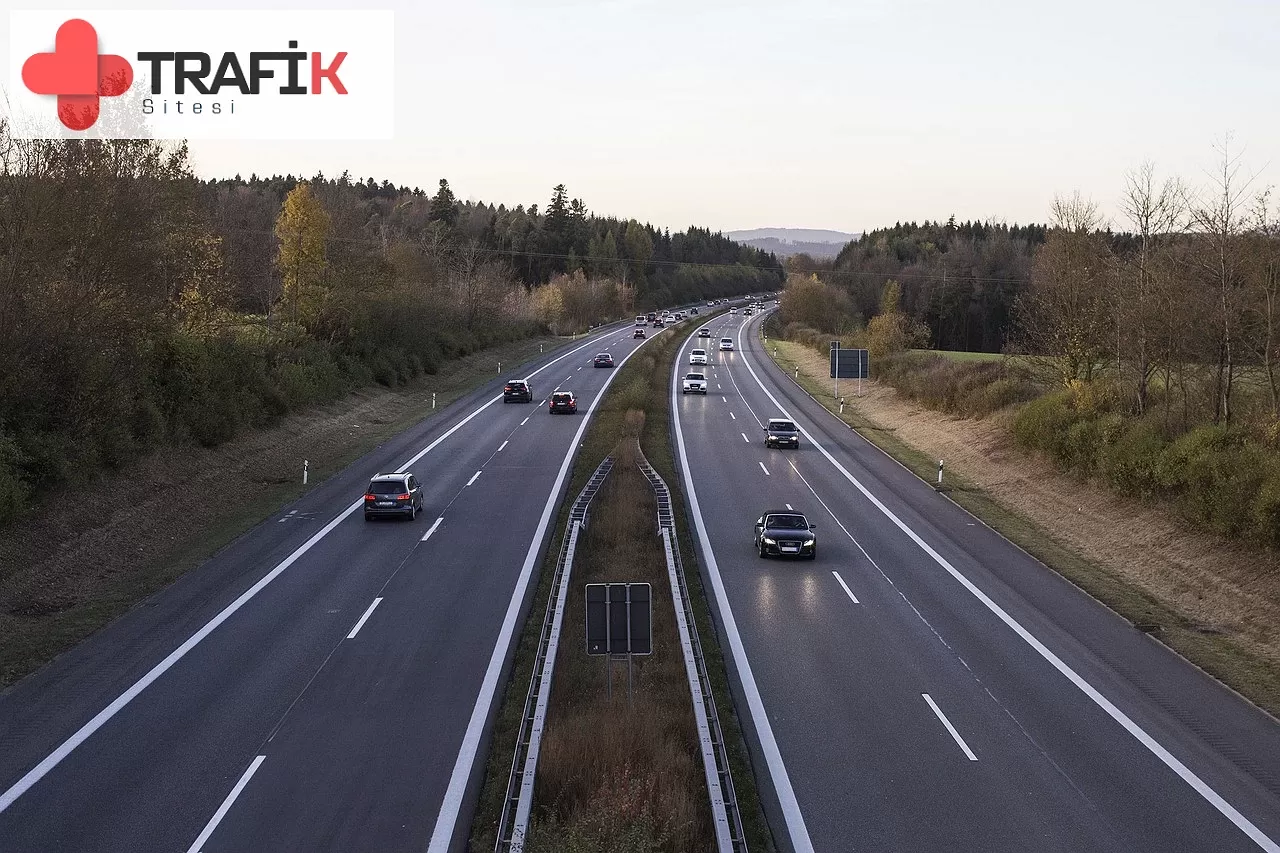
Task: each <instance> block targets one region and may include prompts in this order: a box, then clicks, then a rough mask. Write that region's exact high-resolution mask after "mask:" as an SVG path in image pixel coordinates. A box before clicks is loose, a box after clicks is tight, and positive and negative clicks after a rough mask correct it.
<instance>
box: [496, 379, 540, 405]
mask: <svg viewBox="0 0 1280 853" xmlns="http://www.w3.org/2000/svg"><path fill="white" fill-rule="evenodd" d="M502 402H504V403H511V402H516V403H532V402H533V389H532V388H531V387H529V383H528V382H527V381H526V380H524V379H508V380H507V385H506V387H505V388H503V389H502Z"/></svg>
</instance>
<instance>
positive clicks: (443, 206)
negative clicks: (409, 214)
mask: <svg viewBox="0 0 1280 853" xmlns="http://www.w3.org/2000/svg"><path fill="white" fill-rule="evenodd" d="M369 180H370V181H372V180H373V179H372V178H370V179H369ZM429 218H430V220H431V221H432V222H443V223H444V224H445V225H447V226H449V227H450V228H452V227H453V226H454V225H456V224H457V223H458V200H457V199H456V198H455V197H454V195H453V190H451V189H449V181H448V180H447V179H445V178H441V179H440V190H439V192H437V193H436V194H435V195H434V196H432V197H431V213H430V215H429Z"/></svg>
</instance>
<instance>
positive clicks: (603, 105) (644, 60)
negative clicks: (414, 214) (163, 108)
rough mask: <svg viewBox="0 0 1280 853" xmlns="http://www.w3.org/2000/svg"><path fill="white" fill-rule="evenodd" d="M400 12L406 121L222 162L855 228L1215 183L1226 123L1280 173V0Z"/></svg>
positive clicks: (604, 205) (203, 157)
mask: <svg viewBox="0 0 1280 853" xmlns="http://www.w3.org/2000/svg"><path fill="white" fill-rule="evenodd" d="M28 5H30V4H28ZM215 5H218V4H216V3H213V2H204V3H190V4H186V6H187V7H189V8H210V7H212V6H215ZM355 5H356V4H354V3H341V2H339V3H324V2H308V3H305V4H301V5H300V6H299V4H294V3H287V2H283V3H273V4H272V7H273V8H289V7H293V6H299V8H322V7H329V8H352V7H354V6H355ZM168 6H171V4H156V3H140V2H130V3H127V4H108V3H90V4H85V5H83V6H79V7H77V8H124V7H127V8H148V7H156V8H162V7H168ZM379 8H391V9H393V10H394V11H395V13H396V33H395V50H396V64H397V68H398V76H397V79H396V83H395V85H396V100H397V115H396V138H395V140H394V141H393V142H385V143H383V142H374V143H349V142H348V143H317V142H297V143H279V142H273V143H265V142H245V143H239V144H230V143H213V142H196V143H193V144H192V152H193V156H194V160H195V163H196V167H197V169H198V171H199V172H200V174H201V175H203V176H224V175H226V176H229V175H233V174H235V173H236V172H240V173H242V174H244V175H245V176H248V174H249V173H251V172H257V173H259V174H264V173H274V172H279V173H285V172H292V173H294V174H295V175H296V174H303V175H312V174H314V173H315V172H316V171H317V170H322V171H323V172H324V173H325V174H327V175H336V174H339V173H341V172H342V171H343V169H348V170H350V171H351V172H352V174H353V175H356V176H358V177H364V176H368V175H372V176H374V177H376V178H377V179H378V180H382V179H383V178H387V179H390V180H391V181H392V182H394V183H396V184H408V185H410V186H412V185H420V186H422V187H424V188H434V186H435V184H436V182H437V181H438V180H439V178H441V177H447V178H448V179H449V181H450V183H451V184H452V185H453V187H454V191H455V192H456V193H457V194H458V195H459V196H460V197H463V198H471V199H483V200H485V201H502V202H506V203H507V204H515V203H524V204H526V205H527V204H530V203H533V202H536V203H538V204H539V205H542V206H545V204H546V202H547V199H548V197H549V196H550V191H551V187H552V186H553V185H554V184H557V183H561V182H563V183H564V184H566V185H567V186H568V189H569V192H570V194H571V195H573V196H578V197H581V198H582V199H584V201H585V202H586V204H587V206H588V207H589V208H590V209H592V210H594V211H596V212H599V213H606V214H616V215H622V216H630V217H636V218H639V219H641V220H647V221H650V222H653V223H654V224H656V225H660V226H669V227H672V228H682V227H684V226H685V225H688V224H699V225H707V226H710V227H712V228H714V229H724V230H730V229H736V228H751V227H757V226H793V227H810V228H834V229H839V230H844V231H862V230H865V229H869V228H873V227H876V226H878V225H885V224H891V223H892V222H893V221H895V220H900V219H901V220H907V219H916V220H920V219H944V218H946V217H947V216H948V215H950V214H953V213H954V214H955V215H956V216H957V217H958V218H960V219H968V218H998V219H1003V220H1005V221H1009V222H1014V221H1028V220H1038V221H1039V220H1044V219H1045V218H1046V217H1047V215H1048V208H1049V204H1050V202H1051V200H1052V198H1053V195H1054V193H1055V192H1070V191H1072V190H1076V189H1079V190H1080V191H1081V192H1083V193H1084V194H1086V195H1089V196H1092V197H1093V198H1095V199H1096V200H1097V201H1099V202H1100V203H1101V204H1102V205H1103V208H1104V210H1106V211H1107V212H1108V213H1111V214H1114V212H1115V210H1116V200H1117V197H1118V195H1119V191H1120V186H1121V183H1122V180H1123V174H1124V171H1125V170H1126V169H1128V168H1131V167H1133V166H1135V165H1137V164H1138V163H1140V162H1141V161H1142V160H1144V159H1150V160H1152V161H1154V162H1155V163H1156V165H1157V167H1158V169H1159V170H1160V171H1161V172H1162V173H1177V174H1180V175H1182V176H1183V177H1185V178H1188V179H1191V180H1192V181H1197V182H1199V181H1203V180H1204V179H1205V171H1206V170H1207V169H1209V168H1210V167H1211V166H1212V164H1213V163H1214V160H1215V156H1216V155H1215V153H1214V145H1215V143H1220V142H1221V140H1222V138H1223V136H1224V134H1227V133H1231V134H1232V135H1233V138H1234V140H1235V144H1236V146H1237V147H1238V148H1242V149H1243V150H1244V163H1245V169H1246V171H1247V172H1259V173H1261V177H1260V178H1259V182H1260V184H1259V185H1262V184H1266V183H1272V182H1277V181H1278V180H1280V162H1277V161H1280V50H1278V46H1280V38H1278V37H1280V0H1221V2H1187V0H1162V2H1140V1H1139V0H1105V2H1103V1H1102V0H1075V2H1072V3H1062V2H1053V3H1044V2H1038V0H1021V2H1012V0H968V2H963V0H894V2H889V0H871V1H870V2H867V1H866V0H848V2H812V0H801V2H779V0H770V2H756V0H678V1H677V0H616V2H607V0H606V2H600V0H560V2H548V0H510V2H500V0H472V1H471V2H452V3H440V2H435V0H428V2H420V3H410V2H407V0H402V2H400V3H383V4H380V5H379ZM230 14H233V13H230ZM2 43H3V45H4V46H3V48H0V49H3V50H7V49H8V40H7V38H6V39H4V40H2Z"/></svg>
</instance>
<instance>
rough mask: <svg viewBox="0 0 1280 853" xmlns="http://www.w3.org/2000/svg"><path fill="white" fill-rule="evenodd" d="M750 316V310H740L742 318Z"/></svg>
mask: <svg viewBox="0 0 1280 853" xmlns="http://www.w3.org/2000/svg"><path fill="white" fill-rule="evenodd" d="M751 314H752V311H751V309H750V308H743V309H742V316H743V317H750V316H751Z"/></svg>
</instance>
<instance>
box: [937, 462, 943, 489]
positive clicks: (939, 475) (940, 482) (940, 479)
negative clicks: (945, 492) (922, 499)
mask: <svg viewBox="0 0 1280 853" xmlns="http://www.w3.org/2000/svg"><path fill="white" fill-rule="evenodd" d="M938 485H939V486H941V485H942V460H941V459H939V460H938Z"/></svg>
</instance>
